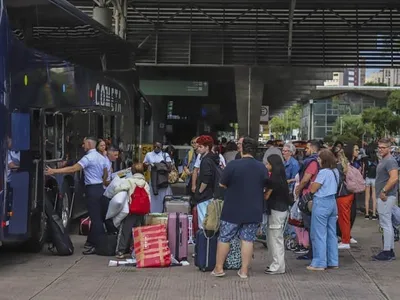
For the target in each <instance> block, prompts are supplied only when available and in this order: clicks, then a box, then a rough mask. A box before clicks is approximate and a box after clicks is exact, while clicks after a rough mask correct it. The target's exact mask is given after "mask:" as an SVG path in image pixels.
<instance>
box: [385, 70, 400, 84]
mask: <svg viewBox="0 0 400 300" xmlns="http://www.w3.org/2000/svg"><path fill="white" fill-rule="evenodd" d="M383 83H386V85H387V86H396V85H400V71H399V70H398V69H384V70H383Z"/></svg>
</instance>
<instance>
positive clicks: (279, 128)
mask: <svg viewBox="0 0 400 300" xmlns="http://www.w3.org/2000/svg"><path fill="white" fill-rule="evenodd" d="M268 125H269V128H270V129H271V132H272V133H273V134H274V135H275V136H281V135H283V134H285V131H286V127H285V121H283V119H282V118H281V117H280V116H275V117H273V118H272V119H271V120H270V121H269V122H268Z"/></svg>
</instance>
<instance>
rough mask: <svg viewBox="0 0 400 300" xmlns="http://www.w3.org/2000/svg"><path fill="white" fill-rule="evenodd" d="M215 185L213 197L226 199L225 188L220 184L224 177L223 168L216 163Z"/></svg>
mask: <svg viewBox="0 0 400 300" xmlns="http://www.w3.org/2000/svg"><path fill="white" fill-rule="evenodd" d="M213 166H214V187H213V197H214V199H220V200H224V194H225V189H224V188H223V187H221V186H220V185H219V183H220V182H221V177H222V169H221V168H220V167H219V165H217V164H214V163H213Z"/></svg>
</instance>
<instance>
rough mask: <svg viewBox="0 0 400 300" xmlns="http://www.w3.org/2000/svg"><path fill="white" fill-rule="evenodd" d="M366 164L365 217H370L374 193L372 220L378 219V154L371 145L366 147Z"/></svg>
mask: <svg viewBox="0 0 400 300" xmlns="http://www.w3.org/2000/svg"><path fill="white" fill-rule="evenodd" d="M366 155H367V159H366V164H365V175H366V178H365V219H368V220H369V219H370V215H369V200H370V197H371V195H372V217H371V219H372V220H377V219H378V218H377V216H376V192H375V178H376V167H377V166H378V163H379V161H378V156H377V155H376V152H375V149H374V148H372V147H371V146H369V147H368V148H367V149H366Z"/></svg>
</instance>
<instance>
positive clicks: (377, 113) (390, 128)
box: [362, 102, 400, 137]
mask: <svg viewBox="0 0 400 300" xmlns="http://www.w3.org/2000/svg"><path fill="white" fill-rule="evenodd" d="M392 105H396V104H395V102H392ZM362 120H363V123H364V124H372V126H373V127H374V129H375V134H376V136H378V137H383V136H386V135H387V134H388V133H389V134H390V133H397V131H398V130H399V129H400V116H399V115H395V114H393V111H392V110H391V109H390V108H388V107H383V108H379V107H372V108H367V109H365V110H364V111H363V113H362Z"/></svg>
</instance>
